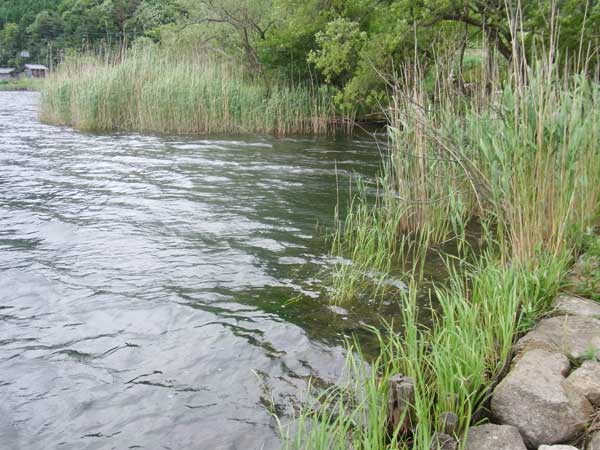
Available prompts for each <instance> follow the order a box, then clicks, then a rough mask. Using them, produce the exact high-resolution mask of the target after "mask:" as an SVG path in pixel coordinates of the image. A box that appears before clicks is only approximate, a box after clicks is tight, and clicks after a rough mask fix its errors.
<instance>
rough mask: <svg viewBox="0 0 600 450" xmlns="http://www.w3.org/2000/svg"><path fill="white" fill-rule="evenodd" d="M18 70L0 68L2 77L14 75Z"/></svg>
mask: <svg viewBox="0 0 600 450" xmlns="http://www.w3.org/2000/svg"><path fill="white" fill-rule="evenodd" d="M15 70H16V69H15V68H14V67H0V75H8V74H10V73H13V72H14V71H15Z"/></svg>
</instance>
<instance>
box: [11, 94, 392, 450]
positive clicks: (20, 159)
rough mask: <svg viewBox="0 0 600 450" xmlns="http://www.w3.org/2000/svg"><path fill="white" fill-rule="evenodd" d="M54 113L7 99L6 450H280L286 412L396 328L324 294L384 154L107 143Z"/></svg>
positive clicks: (286, 143)
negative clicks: (330, 253) (350, 344)
mask: <svg viewBox="0 0 600 450" xmlns="http://www.w3.org/2000/svg"><path fill="white" fill-rule="evenodd" d="M37 101H38V96H37V94H32V93H0V448H2V449H8V450H13V449H23V450H25V449H26V450H37V449H44V450H48V449H77V450H80V449H109V448H115V449H127V448H146V449H214V450H217V449H244V450H248V449H276V448H278V446H279V445H278V444H279V441H278V438H277V429H276V424H275V421H274V420H273V419H272V417H271V416H270V414H269V405H270V404H271V403H272V401H274V402H275V406H276V407H277V408H278V410H280V411H285V410H286V407H287V405H289V404H290V403H292V402H293V401H294V399H296V398H297V397H298V396H299V395H301V393H302V391H303V389H304V388H305V386H306V382H307V379H308V377H311V376H313V377H319V378H320V379H322V380H324V381H326V382H327V381H334V380H335V379H336V377H337V376H338V375H339V373H340V370H341V367H342V365H343V360H344V351H343V347H344V341H343V339H344V336H345V335H349V334H351V333H355V332H358V333H362V334H363V335H366V332H365V331H364V329H363V327H362V323H363V322H362V321H365V322H368V323H375V322H376V321H377V319H378V314H379V313H381V312H382V311H381V310H377V309H376V308H373V307H372V306H371V305H368V304H356V305H351V306H348V307H347V308H346V309H347V310H348V311H347V314H346V312H345V311H340V310H337V311H336V310H332V309H330V308H329V307H328V305H327V300H326V298H325V297H324V296H323V295H322V293H321V291H322V284H323V283H322V280H320V278H322V275H321V274H322V271H323V268H324V267H325V265H326V264H327V258H326V253H327V248H326V245H325V243H324V242H323V240H322V239H321V236H322V231H321V230H320V229H318V228H317V226H319V227H328V226H331V224H332V217H333V210H334V206H335V201H336V186H337V185H338V184H339V186H342V194H341V195H343V186H346V185H348V175H349V174H351V173H352V172H353V171H358V172H361V173H365V174H373V173H374V172H375V170H376V169H377V166H378V161H379V155H378V152H377V151H376V149H375V148H374V146H373V145H372V143H371V142H368V141H354V142H348V141H339V142H336V141H332V140H330V141H315V140H307V139H278V140H276V139H270V138H263V137H250V138H249V137H247V136H246V137H239V136H238V137H231V138H230V139H225V138H219V139H217V140H211V139H202V138H198V137H181V136H147V135H139V134H118V135H91V134H84V133H79V132H75V131H73V130H70V129H64V128H56V127H50V126H45V125H42V124H40V123H39V122H38V121H37V118H36V107H37V106H36V105H37ZM336 167H337V176H336ZM291 299H294V301H290V300H291ZM387 308H388V309H387V311H383V312H384V313H385V314H391V313H393V310H394V308H395V306H394V305H390V306H388V307H387ZM336 312H337V313H340V312H341V314H336Z"/></svg>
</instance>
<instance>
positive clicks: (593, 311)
mask: <svg viewBox="0 0 600 450" xmlns="http://www.w3.org/2000/svg"><path fill="white" fill-rule="evenodd" d="M553 306H554V312H555V313H556V314H560V315H564V316H584V317H591V318H595V319H598V318H600V303H598V302H595V301H594V300H589V299H587V298H581V297H574V296H572V295H566V294H565V295H559V296H558V297H556V299H555V300H554V305H553Z"/></svg>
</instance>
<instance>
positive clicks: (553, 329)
mask: <svg viewBox="0 0 600 450" xmlns="http://www.w3.org/2000/svg"><path fill="white" fill-rule="evenodd" d="M536 348H540V349H545V350H548V351H555V352H560V353H563V354H565V355H567V356H568V357H569V358H573V359H578V360H582V359H584V358H585V357H586V356H587V355H589V354H590V352H592V351H595V350H600V320H599V319H594V318H592V317H582V316H559V317H551V318H549V319H544V320H542V321H540V323H538V324H537V326H536V327H535V328H534V329H533V330H532V331H530V332H529V333H527V334H526V335H525V336H523V337H522V338H521V339H519V341H518V342H517V344H516V346H515V349H516V351H517V352H525V351H527V350H531V349H536Z"/></svg>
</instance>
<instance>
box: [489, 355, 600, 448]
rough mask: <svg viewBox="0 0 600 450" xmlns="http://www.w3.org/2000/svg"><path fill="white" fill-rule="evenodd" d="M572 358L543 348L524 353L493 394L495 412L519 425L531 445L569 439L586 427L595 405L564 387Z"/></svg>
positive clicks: (505, 419)
mask: <svg viewBox="0 0 600 450" xmlns="http://www.w3.org/2000/svg"><path fill="white" fill-rule="evenodd" d="M568 371H569V360H568V359H567V357H566V356H564V355H562V354H560V353H552V352H548V351H546V350H542V349H534V350H530V351H528V352H527V353H524V354H522V355H521V357H520V358H519V359H518V360H517V362H516V364H515V365H514V367H513V368H512V370H511V371H510V372H509V373H508V375H507V376H506V378H504V379H503V380H502V381H501V382H500V384H498V386H496V389H494V392H493V394H492V413H493V414H494V416H495V417H496V418H497V419H498V421H499V422H500V423H502V424H506V425H512V426H514V427H516V428H517V429H518V430H519V431H520V433H521V435H522V436H523V439H524V441H525V443H526V444H527V445H528V446H529V447H534V448H537V447H538V446H540V445H544V444H546V445H552V444H558V443H561V442H569V441H571V440H573V439H574V438H576V437H577V436H578V435H579V434H580V433H582V432H583V431H584V430H585V426H586V424H587V422H588V420H589V417H590V416H591V414H592V412H593V409H592V405H591V404H590V403H589V402H588V401H587V399H586V398H585V396H584V395H583V394H581V393H580V392H578V391H577V390H574V389H566V388H565V387H564V386H563V382H564V381H565V375H566V374H567V373H568Z"/></svg>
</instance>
